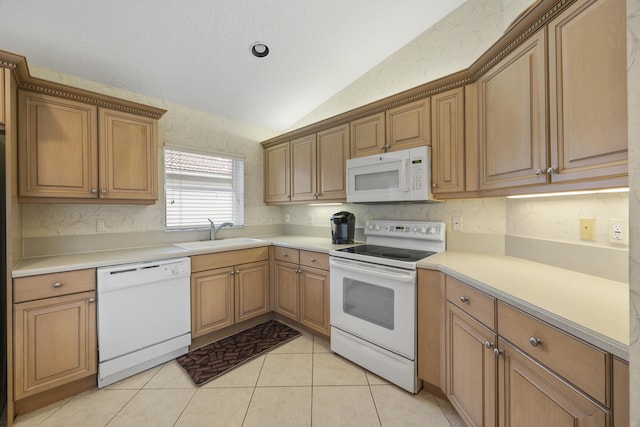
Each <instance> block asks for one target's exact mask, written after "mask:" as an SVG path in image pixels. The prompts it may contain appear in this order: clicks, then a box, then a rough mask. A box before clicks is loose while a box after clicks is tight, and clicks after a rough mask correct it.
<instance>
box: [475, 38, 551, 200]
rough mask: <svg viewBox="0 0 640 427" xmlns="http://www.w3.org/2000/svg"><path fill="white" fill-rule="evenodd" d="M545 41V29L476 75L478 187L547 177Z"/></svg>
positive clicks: (542, 179) (509, 185)
mask: <svg viewBox="0 0 640 427" xmlns="http://www.w3.org/2000/svg"><path fill="white" fill-rule="evenodd" d="M544 44H545V33H544V30H541V31H539V32H538V33H536V34H535V35H533V36H531V38H529V39H528V40H526V41H525V42H524V43H523V44H522V45H520V46H519V47H518V48H517V49H515V50H514V51H513V52H511V53H510V54H509V55H507V56H506V57H505V58H504V59H503V60H502V61H500V62H499V63H498V64H497V65H495V66H494V67H492V68H491V69H490V70H489V71H488V72H486V73H485V74H484V75H482V76H481V77H480V79H479V80H478V114H479V121H478V133H479V137H478V146H479V162H480V189H484V190H486V189H492V188H503V187H513V186H518V185H526V184H537V183H546V182H547V178H546V173H544V172H545V171H546V164H547V138H546V131H545V116H546V107H545V105H546V95H545V93H546V91H545V89H546V84H545V75H546V64H545V47H544ZM536 172H537V174H536Z"/></svg>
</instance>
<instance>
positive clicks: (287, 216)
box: [284, 214, 291, 222]
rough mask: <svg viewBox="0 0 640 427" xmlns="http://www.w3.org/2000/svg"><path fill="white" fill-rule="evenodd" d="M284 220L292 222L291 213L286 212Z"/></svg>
mask: <svg viewBox="0 0 640 427" xmlns="http://www.w3.org/2000/svg"><path fill="white" fill-rule="evenodd" d="M284 222H291V215H289V214H284Z"/></svg>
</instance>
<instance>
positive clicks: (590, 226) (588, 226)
mask: <svg viewBox="0 0 640 427" xmlns="http://www.w3.org/2000/svg"><path fill="white" fill-rule="evenodd" d="M580 240H596V219H595V218H580Z"/></svg>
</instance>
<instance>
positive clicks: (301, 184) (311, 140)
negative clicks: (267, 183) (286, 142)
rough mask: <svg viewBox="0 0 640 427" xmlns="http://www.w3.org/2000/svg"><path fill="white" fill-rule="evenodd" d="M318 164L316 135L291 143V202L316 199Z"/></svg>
mask: <svg viewBox="0 0 640 427" xmlns="http://www.w3.org/2000/svg"><path fill="white" fill-rule="evenodd" d="M317 164H318V160H317V152H316V134H315V133H314V134H312V135H307V136H304V137H302V138H298V139H294V140H293V141H291V201H294V202H295V201H301V200H315V199H316V197H317V195H318V190H317V184H316V177H317V169H316V168H317Z"/></svg>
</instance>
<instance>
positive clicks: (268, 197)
mask: <svg viewBox="0 0 640 427" xmlns="http://www.w3.org/2000/svg"><path fill="white" fill-rule="evenodd" d="M290 179H291V158H290V146H289V143H288V142H284V143H281V144H278V145H274V146H272V147H267V148H265V149H264V201H265V203H282V202H288V201H289V200H290V199H291V193H290V191H291V185H290Z"/></svg>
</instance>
